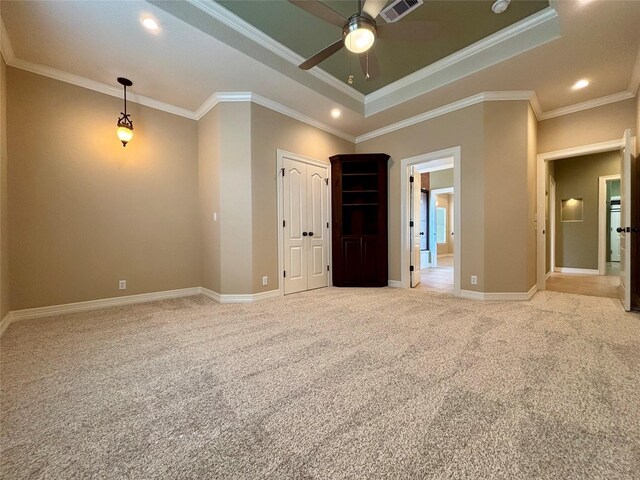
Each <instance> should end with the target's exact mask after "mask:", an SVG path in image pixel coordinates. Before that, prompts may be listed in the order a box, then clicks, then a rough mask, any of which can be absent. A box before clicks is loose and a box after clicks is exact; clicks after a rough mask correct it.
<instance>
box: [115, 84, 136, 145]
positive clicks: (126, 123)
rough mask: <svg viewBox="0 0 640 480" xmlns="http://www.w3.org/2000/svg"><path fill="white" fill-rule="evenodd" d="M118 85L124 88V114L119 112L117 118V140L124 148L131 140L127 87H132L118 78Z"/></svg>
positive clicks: (131, 128)
mask: <svg viewBox="0 0 640 480" xmlns="http://www.w3.org/2000/svg"><path fill="white" fill-rule="evenodd" d="M118 83H119V84H120V85H122V86H123V87H124V112H120V115H121V117H120V118H118V132H117V133H118V138H119V139H120V141H121V142H122V146H123V147H126V146H127V143H128V142H129V141H130V140H131V139H132V138H133V122H132V121H131V118H129V114H128V113H127V87H130V86H131V85H133V82H132V81H131V80H129V79H128V78H123V77H118Z"/></svg>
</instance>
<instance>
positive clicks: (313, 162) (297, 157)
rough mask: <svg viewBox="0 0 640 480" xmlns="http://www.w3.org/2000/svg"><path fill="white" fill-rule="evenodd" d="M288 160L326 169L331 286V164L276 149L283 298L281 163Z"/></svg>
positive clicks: (278, 228)
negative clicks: (285, 159)
mask: <svg viewBox="0 0 640 480" xmlns="http://www.w3.org/2000/svg"><path fill="white" fill-rule="evenodd" d="M285 157H286V158H290V159H291V160H296V161H298V162H302V163H306V164H309V165H315V166H317V167H322V168H326V169H327V178H328V179H329V185H328V186H327V189H328V190H327V221H328V222H329V228H328V229H327V230H328V232H327V264H328V265H329V271H328V272H327V277H328V278H327V283H328V286H329V287H332V286H333V254H332V251H331V244H332V241H331V230H332V228H331V225H333V222H332V219H331V163H329V162H322V161H320V160H315V159H313V158H309V157H305V156H304V155H299V154H297V153H293V152H288V151H286V150H282V149H280V148H278V149H276V171H275V181H276V199H277V200H276V202H277V207H276V210H277V212H278V223H277V224H276V228H277V230H278V274H277V278H278V293H279V294H280V296H284V278H283V276H282V275H280V274H281V273H282V272H284V255H283V252H284V234H283V230H284V229H283V228H282V222H283V220H284V211H283V210H284V196H283V193H282V173H281V172H282V168H283V167H282V162H283V159H284V158H285Z"/></svg>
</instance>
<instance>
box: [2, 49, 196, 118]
mask: <svg viewBox="0 0 640 480" xmlns="http://www.w3.org/2000/svg"><path fill="white" fill-rule="evenodd" d="M5 61H6V63H7V65H9V66H10V67H14V68H18V69H20V70H25V71H27V72H31V73H35V74H37V75H42V76H44V77H48V78H53V79H54V80H58V81H61V82H65V83H70V84H72V85H76V86H78V87H82V88H86V89H87V90H93V91H94V92H99V93H104V94H105V95H109V96H111V97H117V98H121V97H122V89H121V88H118V87H115V86H111V85H106V84H104V83H101V82H96V81H95V80H89V79H88V78H85V77H81V76H79V75H74V74H71V73H67V72H63V71H62V70H58V69H56V68H51V67H47V66H44V65H39V64H37V63H31V62H27V61H25V60H21V59H19V58H15V57H14V58H13V59H12V60H9V59H6V58H5ZM127 100H128V101H130V102H133V103H138V104H140V105H144V106H146V107H151V108H155V109H156V110H161V111H163V112H167V113H172V114H174V115H178V116H180V117H185V118H188V119H190V120H196V115H195V113H194V112H192V111H191V110H187V109H186V108H182V107H176V106H175V105H171V104H169V103H165V102H161V101H159V100H155V99H153V98H150V97H145V96H143V95H137V94H136V93H134V92H132V91H129V92H128V95H127Z"/></svg>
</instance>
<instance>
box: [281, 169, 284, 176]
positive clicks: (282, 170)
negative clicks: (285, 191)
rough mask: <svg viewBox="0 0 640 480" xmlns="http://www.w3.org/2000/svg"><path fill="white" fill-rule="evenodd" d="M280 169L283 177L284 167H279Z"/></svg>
mask: <svg viewBox="0 0 640 480" xmlns="http://www.w3.org/2000/svg"><path fill="white" fill-rule="evenodd" d="M280 171H281V172H282V176H283V177H284V168H281V169H280Z"/></svg>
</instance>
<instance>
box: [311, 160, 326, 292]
mask: <svg viewBox="0 0 640 480" xmlns="http://www.w3.org/2000/svg"><path fill="white" fill-rule="evenodd" d="M327 177H328V175H327V168H326V167H324V168H323V167H318V166H316V165H307V199H308V201H307V227H308V229H309V230H308V236H307V242H308V249H307V264H308V270H307V271H308V284H307V289H309V290H310V289H313V288H320V287H326V286H327V285H328V274H327V265H328V264H329V263H328V261H327V243H328V238H327V237H328V236H329V226H328V225H329V224H328V219H329V215H328V212H327V209H328V203H329V202H328V199H329V193H328V192H329V186H328V182H326V181H325V180H326V179H327Z"/></svg>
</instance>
